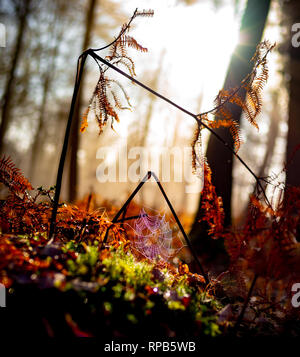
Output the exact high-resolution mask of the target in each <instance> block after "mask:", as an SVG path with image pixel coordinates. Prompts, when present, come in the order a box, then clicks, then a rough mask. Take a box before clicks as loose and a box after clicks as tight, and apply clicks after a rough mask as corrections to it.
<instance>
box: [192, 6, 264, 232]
mask: <svg viewBox="0 0 300 357" xmlns="http://www.w3.org/2000/svg"><path fill="white" fill-rule="evenodd" d="M269 7H270V0H263V1H261V0H248V2H247V6H246V9H245V12H244V15H243V18H242V23H241V28H240V36H239V43H238V45H237V47H236V49H235V51H234V53H233V54H232V57H231V61H230V64H229V68H228V72H227V76H226V79H225V83H224V89H229V88H233V87H236V86H238V85H239V84H240V83H241V81H242V79H243V78H244V77H245V76H246V75H247V74H248V73H250V72H251V69H252V63H251V62H250V61H251V58H252V56H253V54H254V53H255V50H256V46H257V45H258V43H259V42H260V41H261V37H262V33H263V30H264V27H265V23H266V19H267V15H268V11H269ZM241 97H244V98H245V93H241ZM241 114H242V111H241V108H240V107H238V106H232V117H233V119H234V120H235V121H236V122H238V123H239V122H240V117H241ZM216 132H217V133H218V134H219V135H220V136H221V137H222V138H223V139H224V140H225V141H226V142H228V143H229V144H231V145H232V144H233V140H232V137H231V135H230V133H229V130H228V129H225V128H220V129H217V130H216ZM206 157H207V160H208V163H209V165H210V167H211V170H212V181H213V184H214V185H215V187H216V192H217V194H218V195H219V196H221V197H222V200H223V207H224V211H225V225H226V226H228V225H229V224H230V223H231V193H232V170H233V155H232V153H231V152H230V151H229V150H227V149H226V148H225V147H224V145H223V144H222V143H221V142H220V141H219V140H218V139H217V138H216V137H215V136H214V135H211V136H210V138H209V142H208V146H207V152H206ZM199 207H200V204H199ZM198 220H199V211H198V213H197V214H196V219H195V223H194V225H193V227H192V230H191V233H190V234H191V236H194V237H197V236H198V235H199V230H201V224H200V223H199V222H198Z"/></svg>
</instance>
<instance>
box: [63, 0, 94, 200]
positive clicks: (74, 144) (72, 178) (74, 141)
mask: <svg viewBox="0 0 300 357" xmlns="http://www.w3.org/2000/svg"><path fill="white" fill-rule="evenodd" d="M95 9H96V0H90V1H89V5H88V11H87V14H86V20H85V29H86V30H85V35H84V40H83V46H82V50H83V51H84V50H86V49H87V48H88V47H89V43H90V37H91V33H92V29H93V24H94V13H95ZM83 81H84V76H83ZM82 89H83V86H81V87H80V89H79V93H78V99H77V104H76V108H75V113H74V118H73V123H72V128H71V136H70V139H71V140H70V151H69V180H68V184H69V186H68V196H69V197H68V198H69V201H70V202H73V201H75V200H76V198H77V193H78V161H77V153H78V149H79V142H80V140H79V129H80V109H81V105H82V101H83V90H82Z"/></svg>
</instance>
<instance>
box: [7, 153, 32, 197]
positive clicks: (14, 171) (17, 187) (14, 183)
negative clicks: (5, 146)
mask: <svg viewBox="0 0 300 357" xmlns="http://www.w3.org/2000/svg"><path fill="white" fill-rule="evenodd" d="M0 182H2V183H3V184H4V185H5V186H7V187H8V188H9V190H10V191H11V192H12V193H14V194H24V193H25V191H26V190H32V189H33V188H32V186H31V184H30V182H29V181H28V180H27V179H26V178H25V177H24V176H23V174H22V172H21V170H20V169H18V168H16V166H15V164H14V163H13V162H12V160H11V158H10V157H7V158H5V156H3V157H2V158H1V159H0Z"/></svg>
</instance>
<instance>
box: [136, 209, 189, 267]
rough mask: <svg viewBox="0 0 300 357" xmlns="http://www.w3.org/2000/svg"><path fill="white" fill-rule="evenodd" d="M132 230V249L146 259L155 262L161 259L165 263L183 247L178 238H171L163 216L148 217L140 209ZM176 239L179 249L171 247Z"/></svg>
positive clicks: (171, 232) (168, 226)
mask: <svg viewBox="0 0 300 357" xmlns="http://www.w3.org/2000/svg"><path fill="white" fill-rule="evenodd" d="M133 230H134V239H133V241H132V243H133V247H134V249H136V250H137V251H138V252H139V253H141V254H142V255H144V256H145V257H146V258H148V259H151V260H155V259H156V258H159V257H161V258H162V259H164V260H166V261H167V260H169V259H170V258H172V257H174V256H175V255H176V254H177V253H178V252H179V251H180V250H181V249H182V248H183V247H184V245H183V244H182V242H181V240H179V237H178V236H177V237H174V236H173V230H172V229H171V227H170V224H169V222H168V221H166V216H165V214H164V215H160V214H157V215H154V216H150V215H148V214H147V213H146V212H145V210H144V208H142V210H141V211H140V214H139V218H137V219H136V220H135V223H134V227H133ZM176 238H178V239H177V241H178V240H179V242H180V245H181V246H180V247H179V248H174V247H173V245H174V240H175V239H176Z"/></svg>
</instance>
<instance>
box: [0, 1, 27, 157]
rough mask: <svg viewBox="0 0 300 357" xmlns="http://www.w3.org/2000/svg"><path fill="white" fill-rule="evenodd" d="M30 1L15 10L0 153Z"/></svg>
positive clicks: (2, 146)
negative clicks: (14, 34)
mask: <svg viewBox="0 0 300 357" xmlns="http://www.w3.org/2000/svg"><path fill="white" fill-rule="evenodd" d="M30 1H31V0H27V1H25V4H24V5H21V6H20V8H19V9H16V12H18V16H19V25H18V31H17V38H16V44H15V49H14V51H13V54H12V60H11V67H10V71H9V74H8V77H7V82H6V87H5V90H4V94H3V99H2V113H1V124H0V154H1V153H2V152H3V149H4V142H3V141H4V137H5V134H6V132H7V129H8V123H9V119H10V112H11V103H12V96H13V88H14V81H15V75H16V69H17V64H18V60H19V55H20V52H21V49H22V42H23V38H24V33H25V30H26V20H27V17H28V14H29V13H30Z"/></svg>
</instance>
